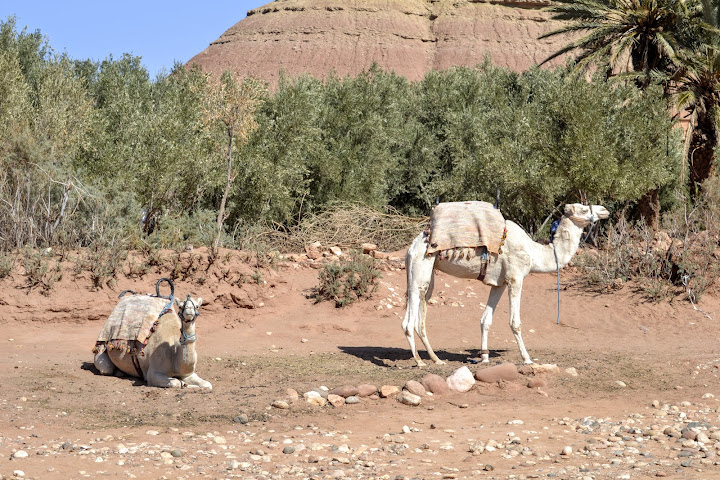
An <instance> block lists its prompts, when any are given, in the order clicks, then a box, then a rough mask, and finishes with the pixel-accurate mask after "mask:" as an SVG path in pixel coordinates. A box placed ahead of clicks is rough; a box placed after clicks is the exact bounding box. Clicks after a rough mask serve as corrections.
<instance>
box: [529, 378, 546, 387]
mask: <svg viewBox="0 0 720 480" xmlns="http://www.w3.org/2000/svg"><path fill="white" fill-rule="evenodd" d="M527 386H528V388H543V387H546V386H547V382H546V381H545V379H543V378H537V377H533V378H531V379H529V380H528V385H527Z"/></svg>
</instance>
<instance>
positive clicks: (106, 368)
mask: <svg viewBox="0 0 720 480" xmlns="http://www.w3.org/2000/svg"><path fill="white" fill-rule="evenodd" d="M94 363H95V368H97V369H98V371H99V372H100V375H112V374H113V373H115V364H114V363H113V362H112V360H110V356H109V355H108V352H107V350H103V351H102V352H100V353H96V354H95V359H94Z"/></svg>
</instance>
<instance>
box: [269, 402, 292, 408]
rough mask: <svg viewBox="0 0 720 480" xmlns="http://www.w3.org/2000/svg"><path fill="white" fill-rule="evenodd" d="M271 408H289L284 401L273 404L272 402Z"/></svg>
mask: <svg viewBox="0 0 720 480" xmlns="http://www.w3.org/2000/svg"><path fill="white" fill-rule="evenodd" d="M271 406H273V407H274V408H277V409H280V410H287V409H288V408H290V404H289V403H288V402H286V401H285V400H275V401H274V402H272V404H271Z"/></svg>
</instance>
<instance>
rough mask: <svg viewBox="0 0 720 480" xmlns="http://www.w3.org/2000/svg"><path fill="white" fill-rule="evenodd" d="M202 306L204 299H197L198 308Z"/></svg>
mask: <svg viewBox="0 0 720 480" xmlns="http://www.w3.org/2000/svg"><path fill="white" fill-rule="evenodd" d="M200 305H202V297H198V299H197V306H198V308H200Z"/></svg>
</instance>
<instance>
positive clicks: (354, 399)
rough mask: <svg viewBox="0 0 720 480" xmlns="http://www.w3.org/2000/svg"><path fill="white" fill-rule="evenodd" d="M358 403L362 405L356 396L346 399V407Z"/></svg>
mask: <svg viewBox="0 0 720 480" xmlns="http://www.w3.org/2000/svg"><path fill="white" fill-rule="evenodd" d="M356 403H360V398H359V397H358V396H356V395H351V396H349V397H347V398H346V399H345V404H346V405H355V404H356Z"/></svg>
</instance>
